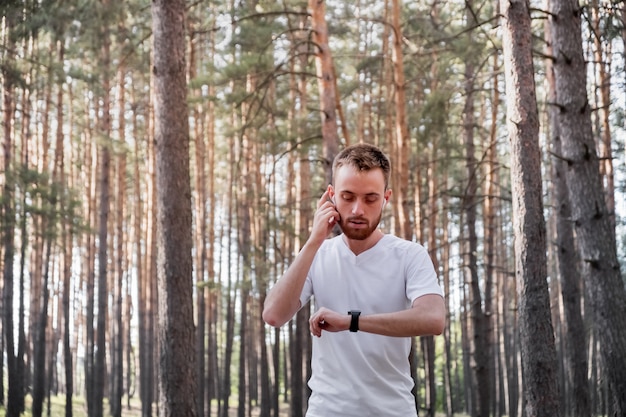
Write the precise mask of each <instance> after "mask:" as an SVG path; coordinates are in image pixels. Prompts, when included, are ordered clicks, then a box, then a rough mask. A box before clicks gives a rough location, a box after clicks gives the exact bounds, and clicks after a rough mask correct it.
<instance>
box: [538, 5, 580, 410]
mask: <svg viewBox="0 0 626 417" xmlns="http://www.w3.org/2000/svg"><path fill="white" fill-rule="evenodd" d="M548 3H549V1H548ZM548 7H549V5H548ZM545 39H546V46H547V48H546V56H548V57H550V56H552V55H553V51H552V46H551V45H552V39H551V37H550V28H549V26H547V25H546V33H545ZM546 81H547V84H548V103H556V87H555V84H554V68H553V65H552V60H551V59H546ZM547 110H548V122H549V129H550V130H549V132H550V139H551V153H552V155H561V154H562V149H561V140H562V138H561V135H560V134H559V115H558V113H559V109H558V107H557V106H554V105H551V106H550V107H549V108H548V109H547ZM566 170H567V164H566V162H565V161H564V160H562V159H561V158H559V157H553V158H552V169H551V172H550V174H551V177H552V193H553V200H554V217H555V219H554V222H555V228H556V236H555V238H554V245H555V246H556V248H555V252H556V261H557V268H558V273H559V277H560V284H561V285H560V286H561V300H562V305H563V313H564V317H563V327H564V332H563V336H562V337H563V338H564V343H563V353H564V356H565V358H564V359H565V369H564V373H565V380H564V385H563V390H564V392H562V393H561V398H562V402H561V403H562V406H563V410H562V411H563V414H565V415H571V416H572V417H584V416H589V415H591V401H590V395H589V383H588V381H587V378H588V377H587V372H588V368H589V366H588V361H587V349H586V340H587V337H586V331H585V323H584V321H583V316H582V291H581V288H582V280H581V274H580V259H579V257H578V252H577V250H576V245H575V237H574V225H573V224H572V222H571V220H570V219H571V206H570V202H569V192H568V189H567V184H566V182H565V175H566V174H565V173H566Z"/></svg>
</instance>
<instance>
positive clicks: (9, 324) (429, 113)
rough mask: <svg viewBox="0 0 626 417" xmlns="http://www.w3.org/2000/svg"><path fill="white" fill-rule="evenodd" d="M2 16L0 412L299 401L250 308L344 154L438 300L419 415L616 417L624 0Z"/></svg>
mask: <svg viewBox="0 0 626 417" xmlns="http://www.w3.org/2000/svg"><path fill="white" fill-rule="evenodd" d="M0 10H1V12H2V14H1V21H0V86H1V95H2V100H1V101H0V109H1V127H2V138H1V141H2V147H0V187H1V191H0V193H1V194H0V195H1V198H0V219H1V220H0V222H1V232H0V239H1V240H0V270H1V271H2V277H1V279H0V292H1V294H2V296H1V297H0V306H1V307H0V312H1V322H0V326H1V331H2V338H0V346H1V351H2V353H3V354H2V355H0V415H6V416H7V417H8V416H11V417H17V416H20V415H24V413H26V414H27V415H32V416H42V415H43V414H44V413H45V414H46V415H50V408H51V404H52V403H53V402H60V403H62V404H63V406H62V411H61V413H62V414H58V415H64V416H67V417H71V416H73V415H77V416H83V415H88V416H93V417H101V416H104V415H110V416H114V417H118V416H124V415H126V416H131V415H133V416H142V417H151V416H156V415H160V416H167V417H170V416H177V417H182V416H218V417H227V416H238V417H245V416H268V417H269V416H275V417H278V416H287V415H288V416H291V417H301V416H304V415H305V413H306V408H307V398H308V395H309V394H310V393H309V390H308V387H307V384H306V383H307V380H308V377H309V376H310V354H311V335H310V333H309V327H308V317H309V316H310V314H311V313H312V308H313V306H305V308H302V309H301V310H300V311H299V312H298V314H297V315H296V316H295V317H294V318H293V319H292V320H291V321H290V322H289V323H288V324H286V325H285V326H283V327H281V328H271V327H269V326H268V325H266V324H265V323H264V322H263V320H262V317H261V312H262V309H263V303H264V299H265V296H266V294H267V292H268V290H269V289H270V288H272V285H273V284H274V283H275V282H276V281H277V280H278V279H279V278H280V277H281V275H282V274H283V272H284V271H285V270H286V268H287V267H288V266H289V265H290V263H291V261H292V260H293V258H294V257H295V255H296V254H297V253H298V252H299V250H300V248H301V247H302V245H303V244H304V242H305V241H306V239H307V237H308V233H309V230H310V226H311V222H312V219H313V213H314V208H315V205H316V202H317V200H318V199H319V198H320V196H321V195H322V193H323V192H324V190H325V188H326V186H327V185H328V184H329V182H330V181H331V180H332V179H331V177H330V163H331V161H332V159H333V157H334V155H336V154H337V152H338V151H339V150H340V149H342V148H343V147H345V146H347V145H349V144H354V143H358V142H365V143H372V144H376V145H378V146H380V147H381V148H382V149H383V150H384V151H385V152H386V153H387V154H388V155H389V157H390V159H391V162H392V166H393V171H392V180H391V188H392V189H393V194H392V199H391V201H390V203H391V204H389V205H388V206H387V207H386V208H385V211H384V216H383V218H382V222H381V228H382V230H383V231H384V232H386V233H391V234H394V235H397V236H399V237H401V238H403V239H408V240H412V241H415V242H419V243H421V244H422V245H423V246H424V247H425V248H426V249H427V250H428V252H429V254H430V257H431V259H432V261H433V264H434V266H435V268H436V271H437V273H438V276H439V280H440V285H441V287H442V288H443V290H444V293H445V304H446V311H447V316H446V327H445V330H444V333H443V335H441V336H436V337H433V336H428V337H426V336H425V337H419V338H417V337H416V338H413V341H412V342H413V343H412V346H413V348H412V353H411V357H410V360H411V364H412V371H413V373H414V375H413V376H414V380H415V390H414V394H415V401H416V407H418V409H419V411H420V416H433V417H434V416H435V415H437V416H444V415H445V416H447V417H449V416H453V415H459V416H472V417H473V416H480V417H487V416H509V417H533V416H551V417H555V416H557V417H558V416H573V417H589V416H617V417H620V416H624V415H626V288H625V282H626V262H625V260H626V152H625V148H626V126H625V117H624V115H625V111H626V101H625V96H626V94H625V93H626V78H625V76H624V74H625V73H626V72H625V64H626V62H625V60H624V51H625V50H626V9H625V8H624V3H623V2H610V1H606V0H588V1H583V2H579V1H578V0H541V1H539V0H531V1H521V0H500V1H499V2H498V1H483V0H465V1H457V0H428V1H407V0H405V1H401V0H355V1H351V2H350V1H349V2H342V1H337V0H308V1H304V0H280V1H267V0H238V1H234V0H233V1H221V0H214V1H206V0H197V1H185V0H170V1H168V0H153V1H151V2H150V1H147V0H126V1H122V0H63V1H60V0H56V1H54V0H50V1H40V0H21V1H20V0H2V2H1V4H0ZM381 263H383V265H384V260H381ZM381 297H384V294H381ZM52 400H54V401H52ZM390 415H393V410H390Z"/></svg>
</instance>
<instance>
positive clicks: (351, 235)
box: [339, 211, 383, 240]
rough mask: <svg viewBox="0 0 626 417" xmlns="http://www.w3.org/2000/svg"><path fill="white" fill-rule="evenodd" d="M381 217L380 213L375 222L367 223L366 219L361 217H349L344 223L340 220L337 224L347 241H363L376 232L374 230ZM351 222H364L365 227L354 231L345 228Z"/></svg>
mask: <svg viewBox="0 0 626 417" xmlns="http://www.w3.org/2000/svg"><path fill="white" fill-rule="evenodd" d="M382 215H383V213H382V211H381V212H380V214H379V215H378V218H377V219H376V221H375V222H368V221H367V220H366V219H364V218H362V217H350V218H348V219H346V220H345V221H344V219H343V218H342V219H341V221H340V222H339V227H340V228H341V231H342V232H343V234H344V235H345V236H346V237H347V238H348V239H353V240H365V239H367V238H368V237H370V236H371V235H372V233H374V232H375V231H376V229H377V228H378V224H379V223H380V219H381V217H382ZM352 220H357V221H365V222H366V223H367V227H365V228H362V229H354V228H352V227H348V226H345V225H347V224H349V223H350V221H352Z"/></svg>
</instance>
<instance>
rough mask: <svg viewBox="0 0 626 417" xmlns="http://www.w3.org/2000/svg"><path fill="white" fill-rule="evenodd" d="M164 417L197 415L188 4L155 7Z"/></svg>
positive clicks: (156, 4) (164, 0) (162, 3)
mask: <svg viewBox="0 0 626 417" xmlns="http://www.w3.org/2000/svg"><path fill="white" fill-rule="evenodd" d="M152 19H153V33H154V68H153V71H154V75H155V96H154V99H155V102H154V107H155V139H156V146H157V148H156V151H157V152H156V176H157V187H158V191H157V196H158V198H157V213H158V228H157V230H158V249H159V254H158V264H157V276H158V297H159V337H158V340H159V349H160V358H159V370H160V375H159V386H160V393H161V398H160V401H159V403H160V414H161V415H162V416H163V417H195V416H196V405H197V401H196V395H197V393H196V386H197V384H196V376H197V375H196V370H195V349H194V334H195V333H194V331H195V330H194V320H193V299H192V269H193V260H192V232H191V222H192V219H191V214H192V213H191V184H190V172H189V121H188V119H187V114H188V110H187V101H186V99H187V83H186V73H185V70H186V64H185V2H184V1H183V0H178V1H167V0H159V1H154V2H153V3H152Z"/></svg>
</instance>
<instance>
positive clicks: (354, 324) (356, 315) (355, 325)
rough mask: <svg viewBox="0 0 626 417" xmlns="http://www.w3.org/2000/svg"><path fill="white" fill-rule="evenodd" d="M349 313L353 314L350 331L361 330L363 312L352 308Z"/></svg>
mask: <svg viewBox="0 0 626 417" xmlns="http://www.w3.org/2000/svg"><path fill="white" fill-rule="evenodd" d="M348 314H349V315H350V316H351V319H350V331H351V332H352V333H356V332H358V331H359V316H360V315H361V312H360V311H359V310H350V311H348Z"/></svg>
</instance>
